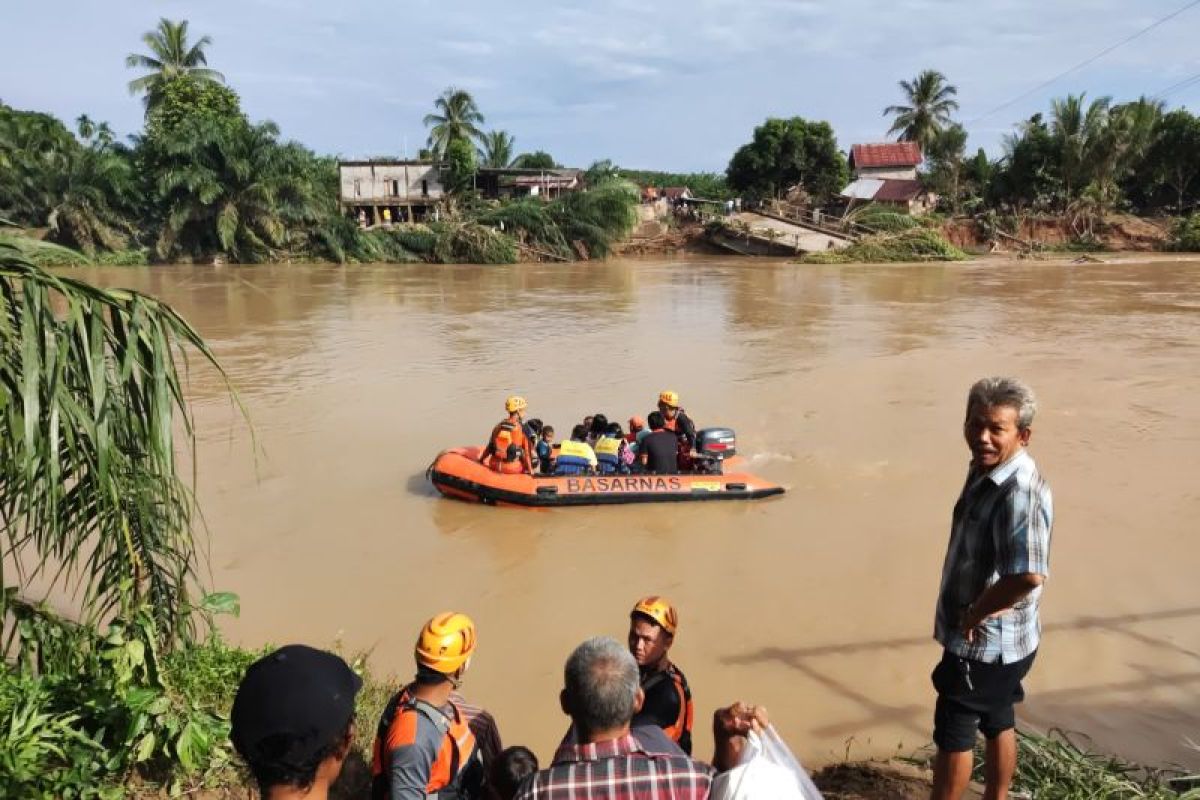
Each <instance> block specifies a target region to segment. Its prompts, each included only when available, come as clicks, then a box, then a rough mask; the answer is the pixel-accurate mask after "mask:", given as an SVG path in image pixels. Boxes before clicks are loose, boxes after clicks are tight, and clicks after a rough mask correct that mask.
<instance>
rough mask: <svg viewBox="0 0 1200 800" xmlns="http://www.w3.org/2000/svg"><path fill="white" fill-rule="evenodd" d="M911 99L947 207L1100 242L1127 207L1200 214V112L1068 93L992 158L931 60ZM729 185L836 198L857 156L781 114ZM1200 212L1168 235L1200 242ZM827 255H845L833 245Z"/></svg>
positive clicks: (762, 195)
mask: <svg viewBox="0 0 1200 800" xmlns="http://www.w3.org/2000/svg"><path fill="white" fill-rule="evenodd" d="M900 88H901V90H902V94H903V102H902V103H901V104H898V105H892V106H888V107H887V108H886V109H884V114H885V115H887V116H890V117H891V118H892V125H891V131H890V132H891V133H893V134H896V135H897V138H899V139H900V140H910V141H915V142H918V143H919V144H920V145H921V148H922V151H923V154H924V158H925V160H924V164H923V166H922V169H921V172H920V173H919V177H920V179H921V180H922V181H923V182H924V183H925V184H926V186H927V187H928V188H929V190H930V191H932V192H933V193H935V194H936V195H937V196H938V198H939V210H940V211H943V212H947V213H951V214H968V215H971V216H975V217H980V216H981V215H982V216H997V215H998V216H1005V217H1009V216H1011V217H1016V216H1024V215H1029V214H1043V215H1054V216H1057V217H1059V218H1061V219H1064V220H1065V221H1066V222H1067V223H1068V224H1069V226H1070V228H1071V229H1072V230H1073V231H1074V235H1075V237H1076V238H1077V239H1078V240H1079V241H1080V242H1094V241H1095V240H1096V237H1097V235H1098V233H1099V232H1100V230H1101V229H1102V228H1103V227H1104V225H1105V221H1106V219H1108V218H1109V217H1111V216H1112V215H1114V214H1116V213H1122V212H1124V213H1134V214H1142V215H1175V216H1180V217H1187V216H1189V215H1195V214H1196V212H1197V208H1198V207H1200V117H1197V116H1195V115H1194V114H1192V113H1191V112H1189V111H1187V110H1186V109H1176V110H1173V111H1170V112H1168V111H1166V110H1165V108H1164V106H1163V104H1162V103H1161V102H1158V101H1154V100H1151V99H1147V98H1140V99H1138V100H1134V101H1130V102H1124V103H1116V102H1114V101H1113V100H1112V99H1111V98H1108V97H1101V98H1097V99H1093V100H1089V99H1088V98H1086V97H1085V96H1084V95H1067V96H1066V97H1063V98H1058V99H1055V100H1053V101H1052V102H1051V103H1050V108H1049V111H1048V113H1046V114H1042V113H1037V114H1034V115H1033V116H1031V117H1030V118H1029V119H1028V120H1025V121H1024V122H1022V123H1020V124H1019V125H1017V126H1016V129H1015V130H1014V132H1013V133H1011V134H1009V135H1008V136H1007V137H1005V140H1004V149H1003V153H1002V154H1001V155H1000V157H999V158H995V159H991V158H989V157H988V155H987V154H986V153H985V152H984V151H983V149H982V148H977V149H976V150H975V151H974V152H973V153H972V152H971V150H970V149H969V147H968V134H967V131H966V129H965V128H964V127H963V126H962V124H960V123H958V122H955V121H954V119H953V115H954V112H956V111H957V109H958V101H957V99H956V98H957V95H958V90H957V88H956V87H955V86H953V85H952V84H950V83H949V82H948V81H947V80H946V77H945V76H944V75H942V74H941V73H940V72H937V71H935V70H925V71H923V72H921V73H920V74H918V75H917V76H916V77H915V78H913V79H912V80H905V81H901V82H900ZM726 180H727V183H728V185H729V187H730V188H731V189H732V190H733V191H735V192H737V193H739V194H741V195H742V196H744V197H746V198H748V199H750V200H756V199H771V198H782V197H784V196H785V195H792V196H799V197H801V198H803V199H805V200H806V201H808V202H810V203H812V204H815V205H818V206H819V205H824V204H827V203H829V202H830V201H831V200H833V199H834V197H835V195H836V193H837V192H838V190H840V189H841V188H842V187H843V186H844V185H845V182H846V181H847V180H848V176H847V171H846V165H845V159H844V157H843V156H842V154H841V153H840V152H839V151H838V147H837V143H836V141H835V140H834V137H833V132H832V130H831V129H830V128H829V126H828V124H827V123H824V122H809V121H807V120H803V119H800V118H793V119H791V120H782V119H769V120H767V121H766V122H765V123H764V124H763V125H761V126H759V127H758V128H756V129H755V131H754V136H753V141H751V142H750V143H749V144H746V145H744V146H742V147H741V148H740V149H739V150H738V151H737V152H736V153H735V154H734V156H733V158H732V159H731V160H730V162H729V166H728V168H727V170H726ZM1196 224H1197V223H1192V222H1188V221H1184V222H1181V223H1179V224H1178V225H1176V226H1175V233H1174V234H1173V236H1172V238H1171V239H1170V241H1169V242H1168V243H1167V244H1168V246H1170V247H1174V248H1176V249H1181V250H1183V249H1188V250H1192V249H1196V242H1195V238H1194V235H1192V234H1191V232H1192V231H1194V230H1195V227H1196ZM822 258H834V257H833V256H828V257H826V256H822Z"/></svg>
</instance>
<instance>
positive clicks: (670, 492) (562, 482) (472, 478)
mask: <svg viewBox="0 0 1200 800" xmlns="http://www.w3.org/2000/svg"><path fill="white" fill-rule="evenodd" d="M702 433H703V432H702ZM730 439H731V444H730V446H729V447H728V451H727V454H726V453H722V454H721V455H720V457H718V458H716V459H712V461H711V463H713V464H714V469H713V470H712V472H711V473H710V474H705V473H699V472H696V473H683V474H678V475H648V474H632V475H570V476H567V475H562V476H555V475H524V474H518V475H514V474H505V473H500V472H496V471H494V470H492V469H490V468H488V467H486V466H484V465H483V464H480V463H479V455H480V453H481V452H482V450H483V448H482V447H457V448H454V449H452V450H445V451H443V452H442V453H441V454H440V455H439V456H438V457H437V459H436V460H435V461H434V462H433V464H431V465H430V466H429V470H428V472H427V475H428V477H429V479H430V480H431V481H432V482H433V485H434V488H436V489H437V490H438V491H439V492H441V493H442V494H443V495H445V496H446V497H454V498H457V499H460V500H468V501H471V502H475V503H485V504H488V505H512V506H536V507H552V506H585V505H607V504H614V503H664V502H681V501H693V500H757V499H759V498H762V497H771V496H773V495H777V494H783V491H784V489H783V487H782V486H779V485H777V484H774V483H771V482H770V481H765V480H763V479H762V478H759V477H758V476H756V475H752V474H750V473H748V472H744V471H743V470H744V468H745V460H744V459H742V458H740V457H738V456H737V455H736V451H735V450H734V449H733V447H732V432H730ZM702 454H703V451H702ZM710 455H711V454H710Z"/></svg>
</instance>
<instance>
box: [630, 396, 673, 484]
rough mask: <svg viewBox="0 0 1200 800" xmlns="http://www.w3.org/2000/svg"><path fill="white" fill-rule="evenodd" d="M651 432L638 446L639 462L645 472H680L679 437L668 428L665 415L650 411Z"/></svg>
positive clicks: (648, 420) (657, 473) (659, 473)
mask: <svg viewBox="0 0 1200 800" xmlns="http://www.w3.org/2000/svg"><path fill="white" fill-rule="evenodd" d="M646 419H647V422H649V423H650V433H649V435H647V436H646V437H645V438H644V439H642V443H641V444H640V445H639V446H638V462H639V463H640V464H641V465H642V470H643V471H644V472H650V473H653V474H656V475H674V474H676V473H678V472H679V439H678V438H677V437H676V436H675V434H674V433H673V432H671V431H669V430H667V428H666V421H665V420H664V419H663V415H662V414H660V413H658V412H657V411H652V412H650V416H649V417H647V418H646Z"/></svg>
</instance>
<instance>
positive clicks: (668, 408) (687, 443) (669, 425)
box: [658, 389, 696, 472]
mask: <svg viewBox="0 0 1200 800" xmlns="http://www.w3.org/2000/svg"><path fill="white" fill-rule="evenodd" d="M658 411H659V413H660V414H662V415H663V427H665V428H666V429H667V430H669V431H671V432H672V433H674V434H675V436H676V437H677V438H678V440H679V441H678V446H679V456H678V460H679V471H680V472H689V471H691V468H692V448H693V447H694V446H695V444H696V425H695V423H693V422H692V418H691V417H689V416H688V415H687V412H686V411H684V410H683V409H682V408H680V407H679V394H678V393H677V392H673V391H671V390H670V389H665V390H663V391H662V392H659V395H658Z"/></svg>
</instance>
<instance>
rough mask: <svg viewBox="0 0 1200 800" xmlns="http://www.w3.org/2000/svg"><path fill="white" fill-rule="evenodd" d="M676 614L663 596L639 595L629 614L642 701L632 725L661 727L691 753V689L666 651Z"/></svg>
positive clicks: (684, 750)
mask: <svg viewBox="0 0 1200 800" xmlns="http://www.w3.org/2000/svg"><path fill="white" fill-rule="evenodd" d="M678 624H679V616H678V615H677V614H676V613H675V608H674V607H673V606H672V605H671V604H670V603H669V602H668V601H667V600H666V598H663V597H643V598H642V599H641V600H639V601H638V602H637V605H635V606H634V607H633V611H631V612H630V613H629V652H630V653H632V654H633V657H634V659H635V660H636V661H637V663H638V671H639V672H640V674H641V682H642V692H643V693H644V694H645V700H644V701H643V702H642V708H641V710H640V711H638V713H637V715H636V716H634V718H633V725H634V727H637V726H639V725H653V726H656V727H658V728H661V729H662V731H663V734H664V735H666V737H667V738H668V739H670V740H671V741H673V742H675V743H676V744H677V745H679V747H680V749H681V750H683V752H685V753H687V754H688V755H691V754H692V690H691V688H690V687H689V686H688V682H687V678H685V677H684V676H683V672H682V671H681V670H680V669H679V667H677V666H675V665H674V664H672V663H671V660H670V659H669V658H667V653H668V651H669V650H670V649H671V644H672V643H673V642H674V641H675V630H676V628H677V627H678Z"/></svg>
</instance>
